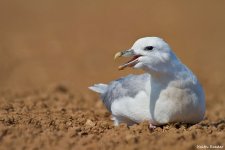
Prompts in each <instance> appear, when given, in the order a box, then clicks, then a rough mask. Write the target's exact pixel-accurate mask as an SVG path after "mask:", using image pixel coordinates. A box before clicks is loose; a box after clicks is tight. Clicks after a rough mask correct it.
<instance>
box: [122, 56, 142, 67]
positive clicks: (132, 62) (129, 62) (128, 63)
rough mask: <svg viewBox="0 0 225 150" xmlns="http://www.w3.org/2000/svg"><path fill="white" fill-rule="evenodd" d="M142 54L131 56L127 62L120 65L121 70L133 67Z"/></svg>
mask: <svg viewBox="0 0 225 150" xmlns="http://www.w3.org/2000/svg"><path fill="white" fill-rule="evenodd" d="M140 56H141V55H135V56H134V57H132V58H131V60H129V61H128V62H126V63H125V64H123V65H121V66H119V67H118V69H119V70H123V69H125V68H126V67H133V66H134V65H135V64H136V63H137V58H138V57H140Z"/></svg>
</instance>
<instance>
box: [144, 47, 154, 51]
mask: <svg viewBox="0 0 225 150" xmlns="http://www.w3.org/2000/svg"><path fill="white" fill-rule="evenodd" d="M153 48H154V47H153V46H147V47H145V48H144V50H146V51H151V50H153Z"/></svg>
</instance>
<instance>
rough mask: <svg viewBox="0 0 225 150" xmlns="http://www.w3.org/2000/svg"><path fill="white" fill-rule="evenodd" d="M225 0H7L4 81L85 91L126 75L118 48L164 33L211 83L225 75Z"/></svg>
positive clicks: (2, 12)
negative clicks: (116, 57) (116, 56)
mask: <svg viewBox="0 0 225 150" xmlns="http://www.w3.org/2000/svg"><path fill="white" fill-rule="evenodd" d="M224 35H225V1H224V0H215V1H212V0H198V1H181V0H172V1H154V0H151V1H150V0H142V1H138V0H136V1H133V0H126V1H119V0H118V1H104V0H95V1H91V0H83V1H79V0H77V1H72V0H67V1H66V0H65V1H62V0H61V1H59V0H39V1H34V0H29V1H28V0H27V1H25V0H13V1H8V0H0V88H4V89H5V88H10V89H30V88H38V87H42V86H46V85H49V84H55V83H56V84H58V83H63V84H68V85H69V86H71V87H72V88H73V89H74V90H77V91H82V92H85V91H87V90H88V89H87V87H88V86H89V85H91V84H93V83H96V82H97V83H98V82H108V81H110V80H113V79H116V78H118V77H120V76H122V75H126V74H129V73H139V72H138V71H134V70H131V69H128V70H125V71H121V72H119V71H117V66H118V64H119V63H120V62H123V60H122V61H119V62H114V61H113V55H114V53H115V52H117V51H119V50H124V49H127V48H129V47H131V46H132V44H133V42H134V41H135V40H136V39H137V38H140V37H144V36H159V37H162V38H164V39H165V40H166V41H167V42H168V43H169V44H170V45H171V47H172V48H173V50H174V51H175V52H176V54H177V55H178V56H179V57H180V59H181V60H182V61H183V62H184V63H185V64H186V65H187V66H189V67H190V68H191V69H192V70H193V72H195V73H196V74H197V76H198V78H199V79H200V81H201V82H202V84H203V86H204V87H205V89H206V91H209V90H210V89H212V88H218V90H221V92H222V90H223V88H222V89H221V88H220V87H221V86H222V84H223V83H224V79H225V70H224V69H225V68H224V66H225V60H224V59H225V48H224V44H225V41H224V39H225V38H224Z"/></svg>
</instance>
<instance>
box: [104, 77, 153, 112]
mask: <svg viewBox="0 0 225 150" xmlns="http://www.w3.org/2000/svg"><path fill="white" fill-rule="evenodd" d="M149 80H150V75H149V74H142V75H128V76H126V77H123V78H120V79H118V80H115V81H112V82H111V83H110V84H109V85H108V88H107V91H106V92H105V93H103V94H102V95H101V98H102V100H103V103H104V104H105V106H106V108H107V109H108V110H109V111H110V112H111V104H112V103H113V101H115V100H117V99H119V98H122V97H135V96H136V95H137V93H138V92H139V91H146V89H145V88H146V83H148V81H149Z"/></svg>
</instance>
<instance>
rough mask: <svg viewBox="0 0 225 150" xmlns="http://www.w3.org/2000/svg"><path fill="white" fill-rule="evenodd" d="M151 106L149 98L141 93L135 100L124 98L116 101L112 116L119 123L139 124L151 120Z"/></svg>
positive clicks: (113, 104) (113, 105)
mask: <svg viewBox="0 0 225 150" xmlns="http://www.w3.org/2000/svg"><path fill="white" fill-rule="evenodd" d="M149 104H150V100H149V96H148V95H147V94H146V93H145V92H143V91H140V92H139V93H138V94H137V95H136V96H135V97H134V98H131V97H124V98H121V99H118V100H116V101H114V102H113V103H112V107H111V110H112V115H113V116H114V120H115V119H116V121H117V122H118V123H122V122H123V123H128V124H132V122H134V123H135V122H136V123H139V122H142V121H144V120H149V118H150V111H149V110H150V109H149ZM116 124H117V123H116Z"/></svg>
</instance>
